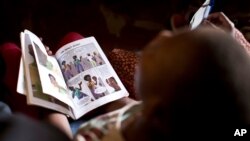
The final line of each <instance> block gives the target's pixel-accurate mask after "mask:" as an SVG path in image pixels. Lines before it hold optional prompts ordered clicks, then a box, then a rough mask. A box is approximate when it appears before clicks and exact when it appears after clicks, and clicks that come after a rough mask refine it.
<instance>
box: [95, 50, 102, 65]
mask: <svg viewBox="0 0 250 141" xmlns="http://www.w3.org/2000/svg"><path fill="white" fill-rule="evenodd" d="M93 60H95V62H96V63H97V64H98V65H102V64H103V60H102V57H101V56H100V54H99V53H96V52H93Z"/></svg>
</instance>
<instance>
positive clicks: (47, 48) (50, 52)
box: [40, 37, 53, 56]
mask: <svg viewBox="0 0 250 141" xmlns="http://www.w3.org/2000/svg"><path fill="white" fill-rule="evenodd" d="M40 40H41V41H43V38H42V37H40ZM45 49H46V52H47V54H48V55H50V56H51V55H53V53H52V51H51V50H50V48H49V47H48V46H46V45H45Z"/></svg>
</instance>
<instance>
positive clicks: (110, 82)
mask: <svg viewBox="0 0 250 141" xmlns="http://www.w3.org/2000/svg"><path fill="white" fill-rule="evenodd" d="M106 82H107V84H108V85H109V86H110V87H112V88H114V90H115V91H119V90H121V88H120V86H119V85H118V83H117V82H116V80H115V78H114V77H113V76H112V77H110V78H108V79H106Z"/></svg>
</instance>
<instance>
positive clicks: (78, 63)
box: [73, 55, 84, 73]
mask: <svg viewBox="0 0 250 141" xmlns="http://www.w3.org/2000/svg"><path fill="white" fill-rule="evenodd" d="M73 59H74V65H75V68H76V69H77V72H78V73H81V72H82V71H84V69H83V66H82V64H81V60H80V59H81V58H80V59H77V56H76V55H74V56H73Z"/></svg>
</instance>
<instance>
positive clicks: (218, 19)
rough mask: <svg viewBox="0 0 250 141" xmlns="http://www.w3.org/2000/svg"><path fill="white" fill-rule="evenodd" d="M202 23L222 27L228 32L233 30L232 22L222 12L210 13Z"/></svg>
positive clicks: (231, 32)
mask: <svg viewBox="0 0 250 141" xmlns="http://www.w3.org/2000/svg"><path fill="white" fill-rule="evenodd" d="M203 24H204V25H209V26H212V27H214V28H218V29H222V30H224V31H226V32H229V33H230V34H233V32H234V28H235V27H234V23H233V22H232V21H231V20H230V19H229V18H228V17H227V16H226V15H225V14H224V13H223V12H218V13H212V14H210V15H209V16H208V18H207V19H206V20H204V22H203Z"/></svg>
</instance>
